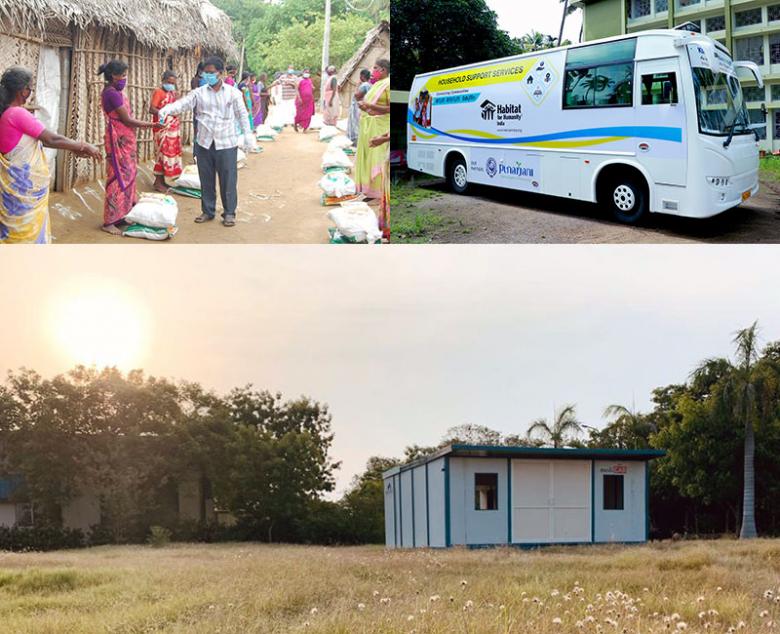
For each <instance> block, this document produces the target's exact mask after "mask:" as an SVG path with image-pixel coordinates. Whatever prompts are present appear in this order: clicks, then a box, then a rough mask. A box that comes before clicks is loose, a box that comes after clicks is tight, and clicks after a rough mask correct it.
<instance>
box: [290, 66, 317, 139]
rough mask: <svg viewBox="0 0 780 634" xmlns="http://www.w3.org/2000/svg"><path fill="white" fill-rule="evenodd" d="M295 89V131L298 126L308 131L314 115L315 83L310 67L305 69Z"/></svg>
mask: <svg viewBox="0 0 780 634" xmlns="http://www.w3.org/2000/svg"><path fill="white" fill-rule="evenodd" d="M295 90H296V95H295V123H294V127H295V131H296V132H298V126H301V127H302V128H303V131H304V132H306V130H308V129H309V126H310V125H311V118H312V116H314V84H312V83H311V73H310V72H309V69H308V68H306V69H304V71H303V78H302V79H301V80H300V81H299V82H298V85H297V86H296V87H295Z"/></svg>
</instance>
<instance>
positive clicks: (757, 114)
mask: <svg viewBox="0 0 780 634" xmlns="http://www.w3.org/2000/svg"><path fill="white" fill-rule="evenodd" d="M748 119H749V120H750V123H766V117H764V113H763V112H761V110H760V109H758V108H750V109H748ZM756 132H757V133H758V138H759V139H766V126H765V127H763V128H759V129H757V130H756Z"/></svg>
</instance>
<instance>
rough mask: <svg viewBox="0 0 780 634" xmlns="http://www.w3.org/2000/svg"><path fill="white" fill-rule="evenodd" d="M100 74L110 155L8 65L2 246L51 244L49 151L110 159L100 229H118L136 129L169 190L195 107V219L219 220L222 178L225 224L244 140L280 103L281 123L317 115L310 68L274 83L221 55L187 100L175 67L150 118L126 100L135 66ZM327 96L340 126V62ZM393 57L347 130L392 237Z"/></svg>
mask: <svg viewBox="0 0 780 634" xmlns="http://www.w3.org/2000/svg"><path fill="white" fill-rule="evenodd" d="M97 72H98V74H99V75H101V76H102V77H103V80H104V87H103V90H102V92H101V96H100V103H101V108H102V111H103V114H104V117H105V123H106V125H105V139H104V148H103V153H101V151H100V150H99V149H98V148H97V147H95V146H94V145H91V144H89V143H86V142H84V141H77V140H73V139H68V138H66V137H64V136H62V135H60V134H57V133H55V132H53V131H51V130H47V129H45V127H44V125H43V124H42V123H41V122H40V121H39V120H38V119H36V118H35V116H34V115H33V113H32V112H31V110H30V109H28V108H26V107H25V104H26V103H27V101H28V100H29V98H30V95H31V93H32V90H33V75H32V73H31V72H30V71H29V70H27V69H25V68H22V67H19V66H15V67H12V68H9V69H7V70H6V71H5V72H4V73H3V74H2V76H1V77H0V191H1V192H2V198H1V199H0V243H4V242H6V243H11V242H35V243H48V242H50V240H51V227H50V223H49V210H48V207H49V206H48V195H49V184H50V180H51V178H50V173H49V169H48V166H47V163H46V158H45V155H44V153H43V147H49V148H56V149H61V150H67V151H70V152H73V153H74V154H75V155H76V156H78V157H83V158H88V159H91V160H95V161H98V160H101V159H103V160H105V168H106V184H105V192H106V194H105V202H104V210H103V226H102V228H103V230H104V231H106V232H108V233H110V234H113V235H121V234H122V233H123V230H124V228H125V225H126V222H125V218H126V216H127V215H128V213H129V212H130V210H131V209H132V208H133V206H134V205H135V204H136V202H137V200H138V193H137V189H136V176H137V172H138V155H137V138H136V134H137V130H138V129H144V128H150V129H151V130H152V133H153V136H154V143H155V148H156V162H155V165H154V176H155V180H154V188H155V189H157V190H158V191H161V192H165V191H167V189H168V188H167V185H166V179H169V180H175V179H176V178H178V176H179V175H180V174H181V173H182V170H183V160H182V142H181V121H180V118H179V115H181V114H182V113H183V112H185V111H188V110H191V111H193V113H194V116H193V125H194V143H193V154H194V156H195V160H196V163H197V168H198V175H199V177H200V183H201V214H200V215H199V216H198V217H197V218H195V222H197V223H204V222H208V221H211V220H213V219H214V218H215V217H216V203H217V199H216V181H217V180H219V185H220V196H221V201H222V208H223V214H222V223H223V224H224V225H225V226H226V227H232V226H234V225H235V222H236V207H237V203H238V194H237V181H238V176H237V152H238V147H239V146H241V147H242V148H243V149H244V150H245V151H247V152H251V151H253V150H254V149H255V148H256V141H255V133H254V129H255V127H256V126H258V125H260V124H262V123H263V122H266V121H268V116H269V105H271V104H273V106H274V111H273V114H274V116H275V117H278V124H279V125H286V124H289V125H292V126H293V127H294V129H295V130H296V131H300V130H303V131H306V130H307V129H308V128H309V127H310V125H311V120H312V116H313V115H314V111H315V103H314V84H313V83H312V79H311V73H310V72H309V70H308V69H304V71H303V72H302V73H301V74H300V75H299V74H298V73H296V72H295V70H294V69H293V67H292V66H290V67H289V68H288V70H287V72H286V73H281V74H279V73H278V74H277V77H275V78H274V81H273V82H271V83H270V84H268V83H267V77H266V75H265V74H260V75H259V76H256V75H255V74H253V73H251V72H244V73H242V74H241V78H240V81H239V82H238V83H236V75H237V69H236V67H235V66H233V65H228V66H227V67H226V66H225V64H224V62H223V60H222V59H221V58H219V57H209V58H208V59H206V60H204V61H203V62H202V63H200V64H199V65H198V69H197V72H196V75H195V76H194V77H193V78H192V80H191V82H190V88H191V90H190V91H189V92H188V93H187V95H186V96H184V97H180V95H179V92H178V86H179V78H178V76H177V75H176V73H175V72H174V71H172V70H167V71H165V72H164V73H163V75H162V77H161V82H160V86H159V87H158V88H157V89H155V90H154V92H153V93H152V95H151V98H150V101H149V115H151V117H150V119H139V118H136V117H135V116H134V115H133V110H132V108H131V104H130V101H129V99H128V96H127V91H126V90H125V89H126V87H127V74H128V65H127V64H126V63H125V62H123V61H121V60H116V59H115V60H110V61H108V62H106V63H105V64H103V65H101V66H100V68H99V69H98V70H97ZM325 72H326V77H325V82H324V86H323V88H324V90H323V94H322V103H321V107H322V113H323V121H324V123H325V124H327V125H335V124H336V123H337V121H338V118H339V115H340V112H341V103H340V100H339V94H338V80H337V78H336V68H335V66H329V67H328V68H327V69H326V71H325ZM389 75H390V63H389V61H388V60H384V59H380V60H378V61H377V63H376V64H375V65H374V68H373V70H372V71H371V72H369V71H368V70H364V71H362V72H361V75H360V76H361V83H360V85H359V86H358V88H357V90H356V91H355V94H354V96H353V99H352V104H351V107H350V112H349V126H348V133H349V136H350V138H351V139H352V140H353V142H354V143H355V144H356V146H357V157H356V163H355V181H356V185H357V189H358V191H359V192H361V193H363V194H364V195H365V196H366V197H368V198H376V199H379V200H380V209H381V218H380V224H382V226H383V229H384V230H385V231H386V233H387V235H389V158H388V151H387V147H386V144H387V143H388V139H389V129H390V114H389V112H390V77H389Z"/></svg>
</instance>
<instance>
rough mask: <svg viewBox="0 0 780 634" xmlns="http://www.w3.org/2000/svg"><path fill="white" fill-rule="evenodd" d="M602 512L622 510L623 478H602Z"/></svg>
mask: <svg viewBox="0 0 780 634" xmlns="http://www.w3.org/2000/svg"><path fill="white" fill-rule="evenodd" d="M604 510H605V511H622V510H623V476H622V475H605V476H604Z"/></svg>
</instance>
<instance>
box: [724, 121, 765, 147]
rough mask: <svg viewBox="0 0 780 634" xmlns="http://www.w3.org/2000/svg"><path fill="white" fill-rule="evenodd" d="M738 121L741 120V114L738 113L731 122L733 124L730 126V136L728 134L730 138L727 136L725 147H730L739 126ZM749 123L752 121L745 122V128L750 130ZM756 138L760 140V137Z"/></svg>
mask: <svg viewBox="0 0 780 634" xmlns="http://www.w3.org/2000/svg"><path fill="white" fill-rule="evenodd" d="M737 121H739V114H737V116H736V117H734V121H732V122H731V125H730V126H729V136H728V138H727V139H726V140H725V141H724V142H723V147H728V146H729V145H731V139H732V137H733V136H734V128H736V127H737ZM749 125H750V123H749V122H748V123H745V124H743V130H749V129H750V128H749V127H748V126H749ZM753 132H755V130H754V131H753ZM756 137H758V135H756ZM756 140H758V138H756Z"/></svg>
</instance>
